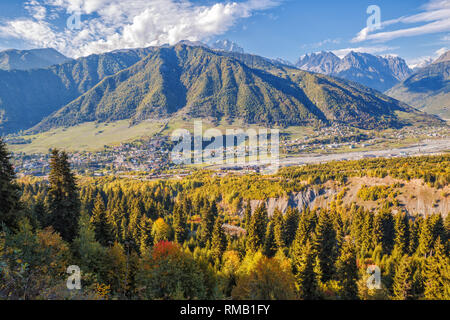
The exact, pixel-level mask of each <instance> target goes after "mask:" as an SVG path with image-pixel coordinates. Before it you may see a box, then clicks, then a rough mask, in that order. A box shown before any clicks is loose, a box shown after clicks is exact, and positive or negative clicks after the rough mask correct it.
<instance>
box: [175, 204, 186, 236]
mask: <svg viewBox="0 0 450 320" xmlns="http://www.w3.org/2000/svg"><path fill="white" fill-rule="evenodd" d="M173 229H174V234H175V235H174V236H175V242H178V243H181V244H182V243H183V242H184V241H185V240H186V239H187V236H188V228H187V215H186V213H185V212H184V211H183V208H182V207H181V206H180V205H175V207H174V212H173Z"/></svg>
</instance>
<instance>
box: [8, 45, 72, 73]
mask: <svg viewBox="0 0 450 320" xmlns="http://www.w3.org/2000/svg"><path fill="white" fill-rule="evenodd" d="M71 60H72V59H71V58H68V57H66V56H64V55H63V54H61V53H60V52H58V51H56V50H55V49H52V48H43V49H31V50H17V49H7V50H3V51H0V69H1V70H31V69H40V68H47V67H50V66H52V65H58V64H62V63H65V62H69V61H71Z"/></svg>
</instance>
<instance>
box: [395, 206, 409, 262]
mask: <svg viewBox="0 0 450 320" xmlns="http://www.w3.org/2000/svg"><path fill="white" fill-rule="evenodd" d="M408 220H409V219H408V217H407V216H406V214H403V213H399V214H397V215H396V217H395V245H394V248H395V249H396V250H398V251H399V252H400V253H401V255H405V254H408V252H409V237H410V235H409V233H410V232H409V221H408Z"/></svg>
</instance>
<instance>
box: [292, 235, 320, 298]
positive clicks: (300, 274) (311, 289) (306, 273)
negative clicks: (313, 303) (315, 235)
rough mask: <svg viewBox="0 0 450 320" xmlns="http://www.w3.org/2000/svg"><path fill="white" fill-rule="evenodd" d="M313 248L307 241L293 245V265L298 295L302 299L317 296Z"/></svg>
mask: <svg viewBox="0 0 450 320" xmlns="http://www.w3.org/2000/svg"><path fill="white" fill-rule="evenodd" d="M315 260H316V258H315V255H314V248H313V246H312V245H311V243H310V242H309V240H308V241H307V242H306V244H305V245H303V246H295V249H294V250H293V267H294V273H295V279H296V284H297V287H298V290H299V296H300V298H301V299H304V300H314V299H317V298H318V282H317V278H316V273H315V271H314V265H315Z"/></svg>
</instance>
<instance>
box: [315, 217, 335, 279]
mask: <svg viewBox="0 0 450 320" xmlns="http://www.w3.org/2000/svg"><path fill="white" fill-rule="evenodd" d="M336 244H337V242H336V231H335V230H334V226H333V222H332V221H331V219H330V216H329V215H328V213H327V212H326V211H321V213H320V216H319V222H318V224H317V227H316V234H315V242H314V250H315V251H316V252H317V258H318V262H319V268H320V270H321V278H320V280H321V281H322V282H327V281H329V280H331V279H332V278H333V276H334V272H335V259H336Z"/></svg>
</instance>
